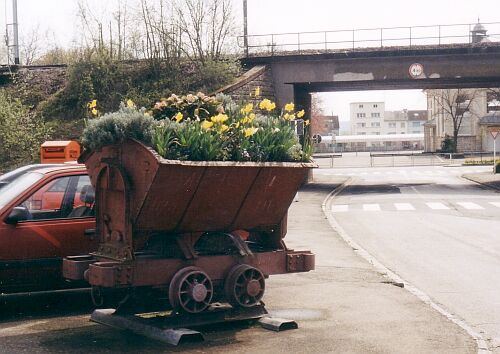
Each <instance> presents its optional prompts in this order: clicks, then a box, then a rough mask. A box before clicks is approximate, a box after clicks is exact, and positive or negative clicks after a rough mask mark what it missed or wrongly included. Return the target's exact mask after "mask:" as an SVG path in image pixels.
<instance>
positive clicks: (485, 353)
mask: <svg viewBox="0 0 500 354" xmlns="http://www.w3.org/2000/svg"><path fill="white" fill-rule="evenodd" d="M351 181H352V178H349V179H348V180H347V181H345V182H344V183H343V184H341V185H340V186H339V187H337V188H335V189H334V190H333V191H332V192H330V193H329V194H328V195H327V196H326V198H325V199H324V200H323V203H322V204H321V208H322V210H323V214H324V215H325V217H326V219H328V222H329V223H330V226H331V227H332V229H333V230H334V231H335V232H336V233H337V234H338V235H339V236H340V237H341V238H342V239H343V240H344V241H345V242H346V243H347V244H348V245H349V246H350V247H351V248H352V249H353V251H354V252H355V253H356V254H358V255H359V256H360V257H361V258H363V259H364V260H366V261H367V262H368V263H370V264H371V265H373V266H374V268H375V270H376V271H377V272H379V273H380V274H382V275H383V276H384V277H386V278H388V279H389V281H390V282H392V283H394V284H398V286H400V285H401V286H400V287H403V288H405V289H406V290H408V291H409V292H410V293H411V294H412V295H414V296H416V297H417V298H418V299H420V300H421V301H422V302H423V303H425V304H427V305H429V306H430V307H431V308H432V309H434V310H436V311H437V312H439V313H440V314H441V315H443V316H444V317H445V318H446V319H448V320H449V321H451V322H453V323H454V324H456V325H457V326H459V327H460V328H462V329H463V330H464V331H465V332H466V333H467V334H468V335H470V336H471V337H472V338H473V339H474V340H475V341H476V345H477V353H478V354H491V353H492V351H491V350H490V349H489V347H488V344H487V343H486V340H485V339H484V338H483V337H482V336H481V334H480V333H478V332H476V331H475V330H474V329H472V328H471V327H470V326H469V325H468V324H467V323H466V322H465V321H464V320H462V319H461V318H458V317H457V316H455V315H453V314H452V313H450V312H449V311H447V310H446V309H445V308H444V307H442V306H441V305H439V304H437V303H436V302H434V301H433V300H432V299H431V298H430V296H429V295H427V294H426V293H425V292H423V291H422V290H420V289H418V288H417V287H415V286H414V285H412V284H411V283H409V282H408V281H406V280H404V279H402V278H401V277H399V276H398V275H397V274H396V273H394V272H393V271H391V270H390V269H388V268H387V267H385V266H384V265H383V264H381V263H380V262H379V261H378V260H377V259H375V258H374V257H373V256H372V255H371V254H370V253H368V252H367V251H366V250H365V249H364V248H363V247H361V246H360V245H359V244H357V243H356V242H355V241H354V240H353V239H352V238H351V237H350V236H349V235H348V234H347V233H346V232H345V230H344V229H343V228H342V227H341V226H340V225H339V224H338V223H337V221H336V220H335V218H334V217H333V216H332V215H331V213H329V212H328V210H329V206H330V205H331V202H332V201H333V199H334V197H336V196H337V195H338V194H340V193H341V192H342V191H343V190H344V189H345V188H346V187H347V186H348V185H349V184H350V183H351Z"/></svg>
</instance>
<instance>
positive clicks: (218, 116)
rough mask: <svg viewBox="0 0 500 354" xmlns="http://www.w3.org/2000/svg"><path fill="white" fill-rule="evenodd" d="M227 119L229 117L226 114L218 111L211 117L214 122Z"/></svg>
mask: <svg viewBox="0 0 500 354" xmlns="http://www.w3.org/2000/svg"><path fill="white" fill-rule="evenodd" d="M228 119H229V117H228V116H227V114H222V113H219V114H217V115H216V116H213V117H212V118H211V120H212V122H214V123H224V122H225V121H226V120H228Z"/></svg>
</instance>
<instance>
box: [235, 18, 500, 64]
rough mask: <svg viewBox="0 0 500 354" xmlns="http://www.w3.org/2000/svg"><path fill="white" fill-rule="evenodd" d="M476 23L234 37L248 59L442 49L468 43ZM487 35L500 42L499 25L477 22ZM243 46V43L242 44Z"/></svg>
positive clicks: (498, 23)
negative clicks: (389, 49)
mask: <svg viewBox="0 0 500 354" xmlns="http://www.w3.org/2000/svg"><path fill="white" fill-rule="evenodd" d="M476 25H477V23H461V24H447V25H427V26H400V27H380V28H360V29H342V30H333V31H313V32H289V33H270V34H256V35H247V36H246V39H247V40H246V41H245V36H239V37H238V45H239V46H240V47H241V48H243V49H244V50H245V54H246V55H247V56H249V55H250V54H251V52H254V53H267V54H270V55H275V54H277V53H280V52H287V51H296V52H298V53H299V54H300V53H301V52H305V51H308V50H315V51H322V52H328V51H334V50H355V49H359V48H383V47H409V48H413V47H416V46H422V45H437V46H444V45H450V44H471V43H472V42H473V40H472V33H471V31H472V30H473V29H474V27H475V26H476ZM481 25H482V26H483V27H485V28H486V29H487V30H488V31H489V32H490V33H489V34H488V35H487V37H488V39H489V40H490V41H491V42H498V41H500V22H487V23H481ZM245 43H247V44H246V45H245Z"/></svg>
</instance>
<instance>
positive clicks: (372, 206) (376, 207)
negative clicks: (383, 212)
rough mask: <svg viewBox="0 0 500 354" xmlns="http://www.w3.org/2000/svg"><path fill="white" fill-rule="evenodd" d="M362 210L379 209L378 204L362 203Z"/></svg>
mask: <svg viewBox="0 0 500 354" xmlns="http://www.w3.org/2000/svg"><path fill="white" fill-rule="evenodd" d="M363 210H364V211H380V205H379V204H363Z"/></svg>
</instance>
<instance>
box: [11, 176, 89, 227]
mask: <svg viewBox="0 0 500 354" xmlns="http://www.w3.org/2000/svg"><path fill="white" fill-rule="evenodd" d="M19 206H20V207H24V208H26V209H27V210H28V212H29V219H28V222H29V221H33V220H50V219H68V218H77V217H89V216H93V215H94V214H93V213H94V209H93V207H94V190H93V188H92V186H91V184H90V179H89V177H88V176H87V175H79V176H65V177H59V178H56V179H53V180H51V181H50V182H48V183H46V184H45V185H43V186H42V187H40V188H39V189H38V190H37V191H35V192H34V193H33V194H32V195H30V196H29V197H28V198H27V199H25V200H24V201H23V202H22V203H21V204H20V205H19Z"/></svg>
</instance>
